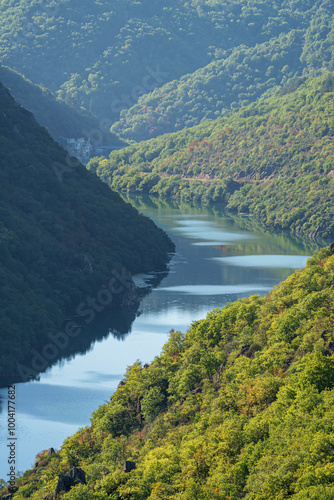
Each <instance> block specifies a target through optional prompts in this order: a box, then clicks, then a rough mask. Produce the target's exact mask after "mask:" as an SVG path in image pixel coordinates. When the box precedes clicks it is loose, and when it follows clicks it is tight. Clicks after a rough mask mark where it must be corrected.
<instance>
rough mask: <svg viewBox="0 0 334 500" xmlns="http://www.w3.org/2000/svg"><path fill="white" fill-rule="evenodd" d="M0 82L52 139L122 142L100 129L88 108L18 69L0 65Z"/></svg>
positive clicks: (118, 143) (106, 142)
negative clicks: (75, 104)
mask: <svg viewBox="0 0 334 500" xmlns="http://www.w3.org/2000/svg"><path fill="white" fill-rule="evenodd" d="M0 82H2V84H3V85H4V86H5V87H7V88H8V89H9V90H10V92H11V94H12V95H13V97H14V98H15V99H16V101H17V102H18V103H20V104H21V105H22V106H24V107H25V108H27V109H28V110H30V111H31V112H32V113H33V114H34V116H35V118H36V120H37V121H38V123H39V124H40V125H42V126H43V127H46V128H47V129H48V132H49V134H50V135H51V136H52V137H53V139H55V140H58V141H59V140H60V138H61V137H66V138H70V137H75V138H78V137H84V138H85V139H86V140H87V139H88V138H92V139H94V137H95V138H96V139H95V140H98V141H100V142H103V144H108V145H112V146H120V145H122V144H124V143H123V142H122V141H120V140H119V139H118V138H117V137H116V136H115V135H114V134H111V133H108V130H105V129H104V133H103V134H101V133H100V134H99V135H98V136H97V135H96V131H100V125H99V121H98V119H97V118H96V117H93V116H92V115H91V114H90V113H88V112H87V111H86V112H84V111H81V110H79V111H78V110H76V109H74V108H73V107H71V106H68V105H67V104H66V103H65V102H64V101H61V100H59V99H56V97H55V96H54V95H53V94H52V92H50V91H49V90H47V89H46V88H43V87H41V86H40V85H36V84H33V83H32V82H31V81H30V80H28V79H27V78H25V77H24V76H22V75H20V74H19V73H18V72H16V71H14V70H12V69H10V68H8V67H6V66H0Z"/></svg>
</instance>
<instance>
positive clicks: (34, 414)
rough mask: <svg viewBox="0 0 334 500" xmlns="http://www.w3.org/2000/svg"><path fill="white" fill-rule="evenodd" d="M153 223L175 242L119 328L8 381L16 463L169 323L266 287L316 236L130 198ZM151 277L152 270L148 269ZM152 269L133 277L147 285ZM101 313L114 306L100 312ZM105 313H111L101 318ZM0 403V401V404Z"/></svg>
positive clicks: (0, 453) (71, 420) (307, 251)
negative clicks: (28, 377) (12, 392)
mask: <svg viewBox="0 0 334 500" xmlns="http://www.w3.org/2000/svg"><path fill="white" fill-rule="evenodd" d="M131 201H132V203H133V204H134V205H135V206H137V208H138V209H139V210H140V211H141V212H143V213H144V214H145V215H147V216H149V217H151V218H152V219H153V220H154V221H155V222H156V223H157V225H159V226H160V227H162V228H163V229H164V230H165V231H166V232H167V233H168V234H169V236H170V237H171V238H172V240H173V241H174V242H175V244H176V253H175V255H174V256H173V258H172V260H171V262H170V265H169V273H168V275H165V274H164V275H162V280H161V282H160V284H159V285H158V286H157V287H156V288H153V289H151V290H150V291H149V292H148V293H147V295H146V296H145V297H144V298H143V300H142V302H141V305H140V308H139V313H138V315H137V317H136V319H135V321H134V322H133V324H132V326H131V328H130V329H129V331H128V332H127V333H125V334H123V335H117V336H115V335H113V332H112V331H111V332H110V333H109V335H108V327H107V326H105V325H108V317H105V318H104V320H105V321H103V322H100V323H99V322H97V323H96V328H97V329H99V328H100V329H105V331H103V332H102V334H103V335H100V337H101V338H100V340H99V341H95V342H94V343H93V344H92V345H91V347H90V349H89V350H88V351H87V352H86V353H84V354H83V353H81V354H77V355H75V356H72V358H71V359H64V360H62V361H60V362H58V363H57V364H56V365H55V366H53V367H51V368H50V369H48V370H47V371H46V372H45V373H43V374H42V375H41V377H40V380H39V381H34V382H29V383H24V384H23V383H22V384H17V385H16V408H17V410H16V411H17V415H16V427H17V434H16V435H17V444H16V470H17V471H23V470H25V469H27V468H30V467H31V466H32V465H33V463H34V459H35V456H36V454H37V453H38V452H40V451H41V450H44V449H48V448H50V447H51V446H52V447H54V448H55V449H59V448H60V446H61V444H62V442H63V440H64V439H65V438H66V437H67V436H69V435H71V434H73V433H75V432H76V431H77V430H78V429H79V428H81V427H84V426H86V425H89V423H90V420H89V419H90V416H91V414H92V412H93V411H94V410H95V409H97V407H98V406H99V405H101V404H103V403H104V402H106V401H108V400H109V398H110V396H111V394H112V393H113V391H115V389H116V388H117V385H118V383H119V381H120V380H121V379H122V376H123V374H124V372H125V370H126V368H127V366H129V365H131V364H132V363H134V362H135V361H136V360H137V359H140V360H141V361H142V362H143V363H147V362H148V363H149V362H151V361H152V360H153V358H154V357H155V356H156V355H158V354H159V353H160V351H161V348H162V346H163V345H164V343H165V342H166V340H167V339H168V332H169V331H170V330H171V329H172V328H173V329H175V330H177V329H179V330H182V331H186V330H187V328H188V327H189V325H190V324H191V322H192V321H194V320H198V319H201V318H204V317H205V315H206V313H207V312H208V311H210V310H211V309H213V308H214V307H220V308H221V307H223V306H224V305H225V304H226V303H228V302H232V301H234V300H236V299H238V298H241V297H248V296H250V295H252V294H254V293H255V294H260V295H264V294H266V293H267V292H268V291H269V290H270V289H271V288H272V287H273V286H275V285H276V284H277V283H278V282H279V281H281V280H283V279H285V278H286V277H287V276H288V275H289V274H291V273H292V272H293V271H294V270H295V269H298V268H302V267H304V265H305V263H306V260H307V257H309V256H311V255H312V253H313V252H314V251H315V250H316V249H317V248H318V247H317V245H316V243H314V242H311V241H309V240H305V239H304V240H303V239H300V238H297V237H294V236H291V235H283V234H270V233H268V232H264V231H262V230H261V229H259V228H255V229H254V222H253V221H252V219H251V218H250V217H242V218H239V219H233V218H231V217H230V216H228V215H226V214H224V213H221V212H219V211H218V210H214V209H210V210H209V209H204V208H201V209H198V208H193V207H190V206H186V205H183V206H176V205H171V204H168V203H164V202H161V201H156V200H152V199H148V198H147V199H142V198H134V199H133V200H131ZM158 277H159V276H158ZM156 278H157V277H156V276H155V275H154V274H152V275H142V276H137V277H136V278H135V281H136V284H137V286H139V287H142V288H146V289H148V290H149V287H150V286H151V283H152V282H153V281H154V279H156ZM103 314H107V315H108V314H115V313H114V312H112V313H111V312H108V313H103ZM109 320H110V321H111V318H109ZM1 403H2V404H1ZM6 411H7V389H0V412H1V413H0V478H3V479H5V478H6V474H7V472H8V464H7V460H8V448H7V447H6V440H5V439H6V438H5V436H7V412H6Z"/></svg>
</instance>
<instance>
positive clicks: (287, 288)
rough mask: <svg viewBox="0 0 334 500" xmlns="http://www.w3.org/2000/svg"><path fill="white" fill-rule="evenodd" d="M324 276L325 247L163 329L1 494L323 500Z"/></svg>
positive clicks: (326, 393) (333, 341) (77, 499)
mask: <svg viewBox="0 0 334 500" xmlns="http://www.w3.org/2000/svg"><path fill="white" fill-rule="evenodd" d="M333 285H334V255H333V250H332V249H331V248H329V247H327V248H324V249H322V250H321V251H320V252H319V253H317V254H316V255H314V257H313V258H312V259H309V260H308V263H307V265H306V268H305V269H304V270H302V271H297V272H295V273H294V274H293V275H291V276H290V277H289V278H288V279H287V280H286V281H284V282H282V283H281V284H280V285H279V286H278V287H277V288H275V289H274V290H272V291H271V292H270V294H269V295H268V296H266V297H258V296H252V297H250V298H247V299H242V300H239V301H237V302H235V303H233V304H230V305H227V306H226V307H224V308H223V309H222V310H219V309H217V310H214V311H212V312H211V313H209V314H208V316H207V318H206V319H204V320H200V321H196V322H194V323H193V324H192V326H191V327H190V329H189V330H188V332H187V333H186V334H183V333H181V332H175V331H173V330H171V333H170V339H169V341H168V343H167V344H166V345H165V346H164V348H163V350H162V353H161V354H160V355H159V356H157V357H156V358H155V359H154V361H153V362H152V364H151V365H149V366H148V365H145V366H142V365H141V363H140V362H139V361H138V362H137V363H135V364H134V365H133V366H131V367H129V369H128V370H127V372H126V374H125V376H124V379H123V381H122V382H121V383H120V385H119V388H118V389H117V391H116V392H115V393H114V394H113V395H112V396H111V398H110V402H109V403H107V404H104V405H102V406H101V407H99V409H98V410H97V411H96V412H95V413H94V414H93V417H92V421H91V426H88V427H85V428H83V429H81V430H79V431H78V432H77V433H76V434H75V435H73V436H72V437H69V438H68V439H66V440H65V442H64V444H63V446H62V448H61V450H60V452H59V453H58V452H57V453H49V454H48V453H47V451H46V452H41V453H40V455H39V456H38V457H37V463H36V465H35V468H34V470H32V471H31V470H30V471H26V472H25V473H24V475H23V477H22V478H20V479H19V480H18V481H17V486H18V491H17V492H16V493H15V494H14V496H13V499H14V500H19V499H23V498H31V499H32V500H42V499H44V498H53V496H52V495H53V493H54V492H55V490H56V486H57V485H58V486H57V491H58V492H61V493H60V496H59V497H57V498H63V499H64V500H86V499H87V500H92V499H96V500H107V499H114V500H121V499H132V500H134V499H135V500H144V499H150V500H163V499H175V500H181V499H182V500H194V499H203V500H216V499H217V500H225V499H227V498H229V499H231V500H237V499H238V498H245V499H246V500H277V499H278V498H279V499H282V500H284V499H287V498H289V499H290V498H291V499H294V500H306V499H313V500H320V499H321V500H331V499H333V498H334V487H333V474H334V455H333V417H334V415H333V411H334V410H333V408H334V404H333V403H334V358H333V351H334V330H333V319H334V309H333V304H334V292H333V290H334V288H333ZM171 327H172V325H171ZM46 445H47V446H49V445H50V443H46ZM125 461H126V462H125ZM124 462H125V467H123V469H122V466H124ZM73 467H75V468H76V469H73V470H72V472H71V473H69V471H70V469H71V468H73ZM80 469H82V470H83V473H82V472H80ZM59 474H60V475H59ZM64 474H68V475H67V476H64ZM58 475H59V476H58ZM69 475H71V477H72V478H73V477H76V478H77V484H76V485H74V484H73V483H72V487H71V486H69V487H68V488H66V489H67V492H66V493H65V487H64V486H62V485H64V484H65V479H66V477H68V476H69ZM66 484H69V480H68V482H67V483H66ZM4 492H5V490H3V493H4ZM47 495H48V496H47Z"/></svg>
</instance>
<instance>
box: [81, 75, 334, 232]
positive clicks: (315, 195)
mask: <svg viewBox="0 0 334 500" xmlns="http://www.w3.org/2000/svg"><path fill="white" fill-rule="evenodd" d="M333 116H334V75H333V74H332V73H328V74H327V75H324V76H321V77H318V78H314V79H312V78H310V79H302V78H301V79H296V80H294V81H293V83H292V84H291V85H289V86H286V87H283V88H282V89H280V90H278V91H277V92H276V93H275V94H274V95H273V96H271V97H269V98H264V97H263V98H261V99H260V100H259V101H258V102H257V103H253V104H251V105H249V106H246V107H243V108H242V109H240V110H236V111H234V112H233V113H231V114H229V115H228V116H227V117H223V118H219V119H217V120H208V121H206V122H204V123H203V124H201V125H198V126H196V127H193V128H189V129H184V130H182V131H179V132H176V133H173V134H166V135H163V136H160V137H158V138H155V139H151V140H148V141H143V142H142V143H140V144H138V145H137V144H136V145H132V146H130V147H128V148H125V149H122V150H120V151H116V152H112V153H111V155H110V158H109V160H107V159H105V158H94V159H92V160H91V162H90V163H89V164H88V168H89V169H90V170H92V171H95V172H97V174H98V175H99V176H100V177H101V178H102V179H103V180H104V181H106V182H108V183H109V184H110V185H111V186H112V187H114V188H116V189H119V190H122V191H126V192H135V193H146V194H153V195H159V196H160V197H173V198H176V199H179V200H181V201H191V202H195V203H202V204H209V203H222V204H223V205H224V206H226V207H227V209H228V210H230V211H232V212H238V213H245V214H250V215H254V216H256V218H258V219H260V220H261V221H262V222H263V224H264V225H265V226H266V227H267V228H271V229H289V230H293V231H295V232H296V233H299V234H304V235H308V236H310V237H323V238H329V237H332V238H333V237H334V222H333V221H334V209H333V207H334V198H333V197H334V179H333V175H334V170H333V161H332V158H333V154H334V149H333V135H334V122H333Z"/></svg>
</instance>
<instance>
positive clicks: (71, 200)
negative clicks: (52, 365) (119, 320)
mask: <svg viewBox="0 0 334 500" xmlns="http://www.w3.org/2000/svg"><path fill="white" fill-rule="evenodd" d="M0 247H1V251H0V282H1V292H0V303H1V308H0V367H1V372H0V377H2V378H1V380H2V379H3V378H4V377H9V376H11V377H14V378H15V377H17V373H16V365H17V363H22V362H24V361H25V359H26V358H27V359H28V360H29V361H31V358H32V354H31V350H32V349H36V350H39V348H42V347H43V348H44V346H45V343H46V341H47V340H48V337H47V334H49V333H50V332H51V333H52V332H56V331H57V329H59V328H61V327H62V324H63V321H64V318H65V317H66V316H65V315H67V317H69V318H71V317H73V316H75V315H76V314H77V313H76V308H77V306H78V305H79V304H80V303H81V302H82V300H83V299H85V298H87V297H89V296H90V295H94V293H96V292H98V291H99V290H101V287H102V285H104V284H105V283H108V280H110V279H111V277H112V276H113V274H112V273H113V272H119V273H121V274H122V273H123V274H122V275H124V273H125V275H126V273H137V272H142V271H148V270H153V269H156V268H161V267H164V266H165V264H166V262H167V260H168V255H167V253H168V251H170V250H172V249H173V244H172V243H171V242H170V240H169V239H168V237H167V236H166V234H165V233H164V232H163V231H162V230H160V229H158V228H157V227H156V226H155V225H154V223H153V222H152V221H150V220H149V219H148V218H146V217H144V216H141V215H139V214H138V212H137V211H136V210H135V209H134V208H133V207H131V206H130V205H129V204H126V203H125V202H124V201H123V200H121V198H120V197H119V196H118V195H117V194H116V193H114V192H112V191H111V190H110V189H109V188H108V187H107V186H106V185H104V184H103V183H102V182H101V181H100V180H99V179H98V178H97V177H96V176H95V175H92V174H91V173H90V172H88V171H87V170H86V169H85V168H84V167H83V166H82V165H81V164H80V163H79V162H78V161H77V160H75V159H74V158H69V157H68V155H67V154H66V151H64V150H63V149H62V148H61V147H60V146H59V145H58V144H57V143H56V142H54V141H53V140H52V139H51V137H50V136H49V135H48V133H47V132H46V130H45V129H43V128H41V127H40V126H39V125H38V124H37V122H36V121H35V119H34V117H33V115H32V114H31V113H30V112H29V111H27V110H25V109H24V108H22V107H20V106H19V105H18V104H17V103H16V102H15V101H14V99H13V98H12V97H11V96H10V94H9V92H8V91H7V90H6V88H5V87H3V86H2V85H0ZM128 282H129V288H131V287H130V285H131V277H129V278H128ZM125 292H126V290H125V288H124V294H123V295H125ZM119 297H121V295H119ZM104 301H105V299H104ZM115 302H117V301H116V299H115ZM119 305H120V302H118V306H119ZM100 310H101V308H100ZM86 319H87V318H86ZM29 366H30V365H29Z"/></svg>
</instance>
